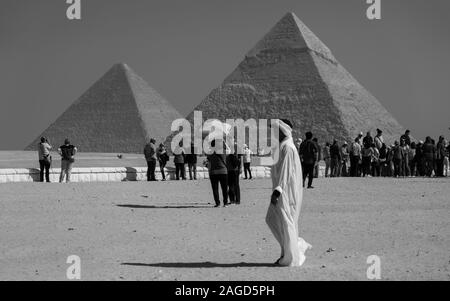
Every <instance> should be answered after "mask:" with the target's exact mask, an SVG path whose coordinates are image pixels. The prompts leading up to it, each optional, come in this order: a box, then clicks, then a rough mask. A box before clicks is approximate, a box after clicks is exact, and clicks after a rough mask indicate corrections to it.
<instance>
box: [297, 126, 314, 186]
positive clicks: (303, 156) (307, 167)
mask: <svg viewBox="0 0 450 301" xmlns="http://www.w3.org/2000/svg"><path fill="white" fill-rule="evenodd" d="M305 136H306V140H305V141H303V142H302V144H301V145H300V151H299V155H300V161H301V163H302V170H303V187H305V182H306V178H307V177H308V188H314V187H313V186H312V183H313V179H314V166H315V164H316V162H317V158H318V150H317V146H316V144H315V143H314V142H313V141H312V138H313V134H312V133H311V132H307V133H306V135H305Z"/></svg>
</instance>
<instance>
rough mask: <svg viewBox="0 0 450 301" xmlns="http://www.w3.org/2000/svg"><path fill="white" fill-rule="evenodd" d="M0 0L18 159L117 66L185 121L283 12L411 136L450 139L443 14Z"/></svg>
mask: <svg viewBox="0 0 450 301" xmlns="http://www.w3.org/2000/svg"><path fill="white" fill-rule="evenodd" d="M81 2H82V20H81V21H69V20H68V19H67V18H66V7H67V4H66V1H65V0H39V1H36V0H2V1H1V5H0V103H1V106H0V149H23V148H24V147H25V146H26V145H27V144H29V143H30V142H31V141H32V140H33V139H34V138H35V137H36V136H37V135H39V134H40V133H41V132H42V131H43V130H44V129H45V128H46V127H47V126H48V125H49V124H50V123H51V122H53V121H54V120H55V119H56V118H57V117H58V116H59V115H60V114H61V113H62V112H63V111H64V110H65V109H66V108H67V107H68V106H69V105H70V104H71V103H72V102H73V101H75V100H76V99H77V98H78V97H79V96H80V95H81V94H82V93H83V92H84V91H85V90H86V89H87V88H89V87H90V86H91V85H92V84H93V83H94V82H95V81H96V80H97V79H98V78H99V77H100V76H102V75H103V73H105V72H106V71H107V70H108V69H109V68H110V67H111V66H112V65H113V64H114V63H117V62H126V63H127V64H128V65H129V66H130V67H131V68H133V69H134V70H135V71H136V72H137V73H138V74H139V75H140V76H142V77H143V78H144V79H145V80H146V81H147V82H148V83H149V84H150V85H151V86H152V87H154V88H155V89H156V90H158V91H159V92H160V93H161V94H162V95H163V96H164V97H165V98H166V99H167V100H169V101H170V102H172V104H173V105H174V106H175V108H177V109H178V110H179V111H180V113H182V114H183V115H185V114H187V113H188V112H189V111H190V110H192V109H193V108H194V106H195V105H197V104H198V103H199V102H200V101H201V100H202V99H203V98H204V97H205V96H206V95H207V94H208V93H209V92H210V91H211V90H212V89H213V88H215V87H216V86H218V85H219V84H220V83H221V82H222V80H223V79H224V78H225V77H226V76H227V75H228V74H229V73H230V72H231V71H233V69H234V68H235V67H236V66H237V65H238V63H239V62H240V61H241V60H242V59H243V57H244V55H245V53H246V52H247V51H248V50H250V49H251V48H252V47H253V46H254V44H255V43H256V42H257V41H258V40H259V39H260V38H261V37H262V36H263V35H264V34H265V33H266V32H267V31H268V30H269V29H270V28H271V27H272V26H273V25H274V24H275V23H276V22H277V21H278V20H279V19H280V18H281V17H282V16H283V15H284V14H285V13H286V12H288V11H293V12H294V13H296V14H297V16H298V17H299V18H300V19H301V20H302V21H303V22H304V23H305V24H306V25H307V26H308V27H309V28H310V29H311V30H312V31H313V32H314V33H315V34H316V35H318V36H319V38H320V39H321V40H322V41H323V42H324V43H325V44H326V45H327V46H328V47H329V48H330V49H331V50H332V52H333V54H334V55H335V57H336V58H337V59H338V60H339V61H340V62H341V63H342V65H343V66H344V67H345V68H346V69H347V70H349V71H350V73H352V74H353V75H354V76H355V77H356V78H357V79H358V81H359V82H361V83H362V84H363V85H364V86H365V87H366V88H367V89H368V90H369V91H370V92H372V93H373V94H374V95H375V96H376V97H377V98H378V99H379V100H380V101H381V103H382V104H383V105H384V106H385V107H386V108H387V109H388V110H389V111H390V112H391V113H392V114H393V115H394V116H395V117H396V118H397V120H398V121H399V122H400V123H401V124H402V125H404V126H405V127H407V128H410V129H411V130H412V134H413V135H414V136H415V137H419V138H422V137H424V136H425V135H427V134H430V135H434V136H437V135H439V134H444V135H446V136H447V137H448V136H450V132H449V130H448V128H449V126H450V118H449V116H450V97H449V87H450V59H449V55H450V18H449V17H448V14H449V13H450V3H449V2H448V1H445V0H429V1H425V0H382V1H381V2H382V20H379V21H369V20H367V18H366V14H365V11H366V8H367V4H366V0H342V1H337V0H226V1H225V0H220V1H219V0H82V1H81Z"/></svg>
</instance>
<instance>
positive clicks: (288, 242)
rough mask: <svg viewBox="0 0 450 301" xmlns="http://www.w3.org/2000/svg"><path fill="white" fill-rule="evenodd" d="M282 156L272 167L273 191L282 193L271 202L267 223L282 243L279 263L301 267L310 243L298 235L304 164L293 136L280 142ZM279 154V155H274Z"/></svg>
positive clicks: (280, 154) (280, 155)
mask: <svg viewBox="0 0 450 301" xmlns="http://www.w3.org/2000/svg"><path fill="white" fill-rule="evenodd" d="M278 151H279V154H278V156H279V158H278V160H277V161H276V162H275V164H274V165H273V166H272V171H271V174H272V185H273V190H278V191H279V192H280V197H279V199H278V202H277V204H276V205H273V204H272V203H271V204H270V205H269V209H268V211H267V216H266V223H267V225H268V226H269V228H270V230H271V231H272V233H273V235H274V236H275V238H276V239H277V241H278V243H279V244H280V246H281V257H280V260H279V264H280V265H282V266H301V265H302V264H303V262H304V261H305V255H304V253H305V252H306V250H307V249H309V248H311V245H310V244H308V243H307V242H305V241H304V240H303V239H302V238H300V237H299V236H298V218H299V215H300V208H301V205H302V198H303V187H302V183H303V178H302V167H301V164H300V158H299V156H298V153H297V149H296V147H295V145H294V142H293V139H292V137H287V138H286V139H284V141H283V142H282V143H281V144H280V147H279V150H278ZM275 157H276V156H275Z"/></svg>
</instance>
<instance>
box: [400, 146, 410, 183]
mask: <svg viewBox="0 0 450 301" xmlns="http://www.w3.org/2000/svg"><path fill="white" fill-rule="evenodd" d="M400 147H401V148H402V149H403V160H402V177H408V176H410V173H411V172H410V169H409V145H408V144H406V141H405V140H404V139H402V140H401V141H400Z"/></svg>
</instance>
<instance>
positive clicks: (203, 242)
mask: <svg viewBox="0 0 450 301" xmlns="http://www.w3.org/2000/svg"><path fill="white" fill-rule="evenodd" d="M241 183H242V184H241V185H242V198H243V204H242V205H240V206H231V207H228V208H212V205H211V204H210V203H212V201H211V198H212V194H211V192H210V189H209V188H210V187H209V182H208V181H196V182H190V181H183V182H158V183H146V182H126V183H73V184H62V185H60V184H41V183H24V184H23V183H13V184H2V185H0V214H1V219H0V280H65V279H66V269H67V268H68V267H69V264H67V263H66V260H67V257H68V256H69V255H78V256H80V258H81V277H82V280H122V279H123V280H366V279H367V278H366V270H367V268H368V266H369V265H368V264H367V263H366V260H367V257H368V256H369V255H378V256H379V257H380V258H381V277H382V279H384V280H450V235H449V234H450V219H449V217H450V211H449V209H450V197H449V195H450V185H449V184H450V179H397V180H396V179H373V178H372V179H320V180H317V181H316V183H315V186H316V189H314V190H308V191H306V192H305V197H304V202H303V207H302V213H301V219H300V229H301V236H302V237H303V238H305V239H306V240H307V241H308V242H309V243H311V244H312V245H313V249H312V250H310V251H309V252H308V253H307V260H306V262H305V264H304V265H303V266H302V267H301V268H280V267H274V266H271V263H272V262H274V261H275V260H276V259H277V257H278V255H279V252H280V250H279V247H278V245H277V243H276V241H275V239H274V238H273V236H272V235H271V233H270V232H269V229H268V228H267V226H266V225H265V221H264V218H265V213H266V209H267V206H268V202H269V201H268V198H269V194H270V192H271V191H270V188H269V187H270V183H269V180H253V181H242V182H241ZM327 250H328V251H329V252H327Z"/></svg>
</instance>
